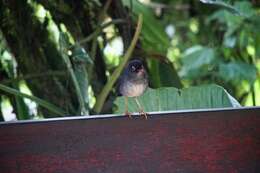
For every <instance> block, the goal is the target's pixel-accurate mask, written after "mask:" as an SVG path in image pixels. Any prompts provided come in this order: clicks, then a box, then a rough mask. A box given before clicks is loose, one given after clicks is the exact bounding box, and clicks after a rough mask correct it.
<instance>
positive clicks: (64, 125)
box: [0, 108, 260, 173]
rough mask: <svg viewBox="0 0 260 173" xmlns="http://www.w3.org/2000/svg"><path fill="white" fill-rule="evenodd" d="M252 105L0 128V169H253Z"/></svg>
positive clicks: (256, 113) (241, 172)
mask: <svg viewBox="0 0 260 173" xmlns="http://www.w3.org/2000/svg"><path fill="white" fill-rule="evenodd" d="M259 137H260V108H251V109H238V110H236V109H234V110H222V111H202V112H200V111H198V112H179V113H166V114H163V115H157V114H155V115H152V116H150V117H149V119H148V120H144V119H143V118H139V117H135V118H133V119H128V118H126V117H113V118H94V119H77V118H76V119H70V120H55V121H47V122H30V123H11V124H1V125H0V172H1V173H15V172H21V173H27V172H33V173H36V172H37V173H40V172H43V173H54V172H55V173H72V172H73V173H78V172H82V173H83V172H84V173H86V172H91V173H96V172H100V173H107V172H111V173H121V172H131V173H132V172H149V173H150V172H163V173H166V172H176V173H177V172H178V173H184V172H185V173H186V172H188V173H203V172H205V173H208V172H210V173H222V172H227V173H254V172H255V173H256V172H260V140H259V139H260V138H259Z"/></svg>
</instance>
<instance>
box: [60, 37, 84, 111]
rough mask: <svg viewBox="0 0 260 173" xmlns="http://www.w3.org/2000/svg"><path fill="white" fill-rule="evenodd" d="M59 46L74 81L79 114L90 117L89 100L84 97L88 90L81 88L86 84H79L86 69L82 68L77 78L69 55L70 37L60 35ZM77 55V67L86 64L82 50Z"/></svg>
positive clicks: (75, 59)
mask: <svg viewBox="0 0 260 173" xmlns="http://www.w3.org/2000/svg"><path fill="white" fill-rule="evenodd" d="M59 46H60V50H61V56H62V59H63V61H64V63H65V64H66V66H67V69H68V71H69V73H70V77H71V79H72V82H73V85H74V87H75V90H76V94H77V98H78V101H79V113H80V115H88V114H89V112H88V106H87V103H88V98H84V96H86V93H87V92H86V91H84V90H87V88H81V86H83V87H85V85H86V84H83V83H82V81H80V82H79V80H82V79H83V78H82V76H81V75H83V76H85V75H84V74H79V73H80V72H81V70H83V69H84V67H80V69H79V71H78V72H77V76H76V74H75V71H74V69H73V68H72V62H71V60H70V58H69V56H68V54H67V51H68V48H69V41H68V36H67V35H66V33H60V37H59ZM76 50H77V49H76ZM74 52H75V51H74ZM76 53H77V54H76V56H75V57H74V61H75V63H76V66H77V63H78V64H79V65H80V66H81V65H82V62H83V63H84V61H85V59H86V58H85V56H82V50H80V53H79V52H76ZM86 56H87V55H86ZM82 72H83V73H85V74H86V71H85V72H84V71H82ZM83 82H84V81H83ZM80 85H81V86H80ZM82 92H83V93H82ZM83 94H84V95H83ZM86 102H87V103H86Z"/></svg>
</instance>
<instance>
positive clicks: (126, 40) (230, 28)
mask: <svg viewBox="0 0 260 173" xmlns="http://www.w3.org/2000/svg"><path fill="white" fill-rule="evenodd" d="M138 14H142V15H143V27H142V31H141V35H140V37H139V40H138V42H137V44H136V46H135V50H134V52H133V54H132V57H133V58H140V59H142V60H143V61H144V63H145V66H146V67H147V69H148V72H149V77H150V87H151V88H160V87H176V88H180V89H181V88H187V87H190V86H198V85H202V84H218V85H220V86H222V87H224V88H225V89H226V90H227V91H228V92H229V93H230V94H231V95H232V96H233V97H235V98H236V99H237V100H238V101H239V103H240V104H241V105H242V106H256V105H260V77H259V75H260V73H259V72H260V3H259V2H258V1H255V0H251V1H224V0H223V1H220V0H200V1H198V0H182V1H181V0H175V1H173V0H139V1H138V0H121V1H120V0H118V1H113V0H75V1H65V0H59V1H47V0H19V1H16V0H8V1H7V0H1V1H0V120H2V121H3V120H6V121H9V120H16V119H17V120H23V119H39V118H51V117H60V116H73V115H90V114H95V113H97V111H95V110H94V109H93V107H94V106H95V104H96V103H97V102H98V100H97V96H98V95H99V94H100V92H101V91H102V89H103V88H104V86H105V84H106V83H107V82H109V79H110V76H111V74H112V73H113V71H114V70H115V69H116V68H117V67H118V65H119V64H120V62H121V59H122V58H123V55H124V53H125V52H126V50H127V48H128V47H129V45H130V43H131V40H132V38H133V35H134V33H135V29H136V22H137V16H138ZM116 97H117V94H116V85H114V87H113V88H111V89H110V93H109V95H108V97H107V99H106V101H105V103H104V104H103V105H102V113H112V112H113V111H114V110H115V109H116V108H115V106H114V104H113V102H114V100H115V99H116ZM98 112H99V111H98Z"/></svg>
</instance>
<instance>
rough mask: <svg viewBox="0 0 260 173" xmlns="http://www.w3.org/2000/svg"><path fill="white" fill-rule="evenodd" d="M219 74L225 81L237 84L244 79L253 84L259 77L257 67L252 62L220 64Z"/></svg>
mask: <svg viewBox="0 0 260 173" xmlns="http://www.w3.org/2000/svg"><path fill="white" fill-rule="evenodd" d="M218 75H219V76H220V77H221V78H222V79H224V80H225V81H231V82H234V83H236V84H239V83H240V82H241V81H242V80H246V81H248V82H249V83H251V84H253V83H254V82H255V80H256V78H257V69H256V67H255V66H254V65H251V64H247V63H243V62H230V63H227V64H220V65H219V73H218Z"/></svg>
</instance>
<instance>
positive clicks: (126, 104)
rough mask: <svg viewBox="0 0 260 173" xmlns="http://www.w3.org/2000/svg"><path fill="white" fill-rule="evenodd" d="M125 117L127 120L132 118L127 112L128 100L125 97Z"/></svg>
mask: <svg viewBox="0 0 260 173" xmlns="http://www.w3.org/2000/svg"><path fill="white" fill-rule="evenodd" d="M125 115H127V116H128V117H129V118H132V115H131V113H130V112H128V98H127V97H125Z"/></svg>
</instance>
